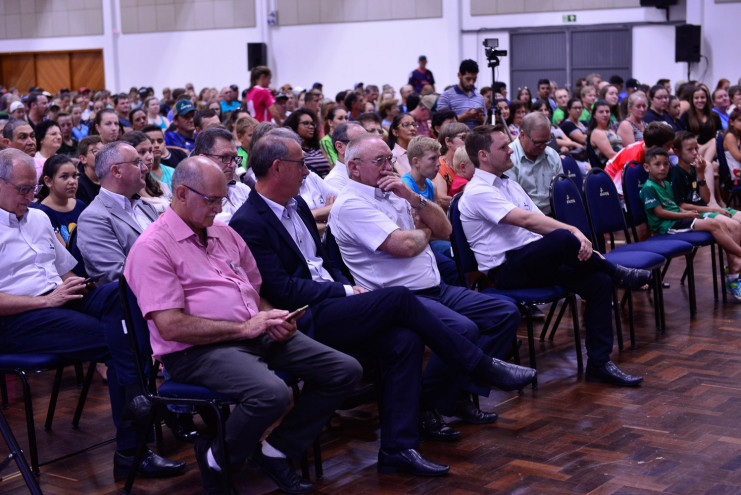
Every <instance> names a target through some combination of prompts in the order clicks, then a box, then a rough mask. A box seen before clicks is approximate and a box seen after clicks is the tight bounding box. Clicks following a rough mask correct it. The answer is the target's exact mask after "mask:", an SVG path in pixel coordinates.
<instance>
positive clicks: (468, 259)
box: [448, 192, 479, 286]
mask: <svg viewBox="0 0 741 495" xmlns="http://www.w3.org/2000/svg"><path fill="white" fill-rule="evenodd" d="M462 196H463V193H462V192H459V193H458V194H456V195H455V196H453V199H451V200H450V206H448V219H449V220H450V224H451V225H452V227H453V231H452V233H451V234H450V247H451V249H452V251H453V259H454V260H455V265H456V267H457V268H458V274H459V276H460V278H461V279H462V280H463V281H464V282H465V283H466V286H468V285H469V280H468V277H467V274H468V273H470V272H476V271H478V269H479V268H478V263H477V262H476V256H475V255H474V254H473V251H472V250H471V246H470V245H469V244H468V241H467V240H466V234H465V232H463V223H462V222H461V212H460V209H459V208H458V203H459V202H460V199H461V197H462Z"/></svg>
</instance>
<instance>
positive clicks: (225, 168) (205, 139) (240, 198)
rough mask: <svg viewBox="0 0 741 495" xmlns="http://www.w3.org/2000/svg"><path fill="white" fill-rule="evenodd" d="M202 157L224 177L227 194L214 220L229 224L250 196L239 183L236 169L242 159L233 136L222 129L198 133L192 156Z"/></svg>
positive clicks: (243, 185)
mask: <svg viewBox="0 0 741 495" xmlns="http://www.w3.org/2000/svg"><path fill="white" fill-rule="evenodd" d="M199 155H203V156H205V157H207V158H209V159H210V160H211V161H212V162H214V163H215V164H216V165H217V166H218V167H219V168H220V169H221V171H222V172H224V177H226V181H227V182H226V183H227V186H228V189H229V194H228V196H227V198H226V199H225V201H224V204H222V205H221V212H220V213H219V214H217V215H216V220H219V221H221V222H224V223H229V220H231V218H232V215H234V213H235V212H236V211H237V210H238V209H239V207H240V206H242V204H243V203H244V202H245V201H246V200H247V196H248V195H249V194H250V188H249V186H248V185H246V184H243V183H242V182H240V181H239V178H238V177H237V174H236V169H237V167H239V166H240V165H242V157H241V156H239V154H237V145H236V144H235V143H234V135H233V134H232V133H231V132H229V131H227V130H226V129H224V128H223V127H210V128H208V129H205V130H203V131H201V132H200V133H198V136H197V137H196V144H195V147H194V148H193V153H192V156H199Z"/></svg>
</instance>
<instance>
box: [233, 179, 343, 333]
mask: <svg viewBox="0 0 741 495" xmlns="http://www.w3.org/2000/svg"><path fill="white" fill-rule="evenodd" d="M296 201H297V202H298V213H299V216H300V217H301V219H302V220H303V222H304V224H306V227H307V228H308V229H309V232H310V233H311V237H312V239H313V240H314V244H315V245H316V248H317V256H319V257H320V258H322V260H324V268H325V269H326V270H327V271H328V272H329V274H330V275H332V278H333V279H334V280H335V282H315V281H313V280H312V279H311V273H310V272H309V266H308V265H307V264H306V261H305V260H304V256H303V255H302V254H301V251H299V249H298V246H297V245H296V243H295V242H294V241H293V239H292V238H291V236H290V235H289V234H288V231H287V230H286V229H285V227H283V224H282V223H281V222H280V220H278V217H276V216H275V213H273V210H271V209H270V207H269V206H268V204H267V203H266V202H265V200H263V199H262V197H260V195H259V194H258V193H257V191H255V190H254V189H253V190H252V191H251V192H250V195H249V197H248V198H247V201H246V202H245V203H244V204H243V205H242V206H241V207H240V208H239V210H237V212H236V213H235V214H234V216H233V217H232V219H231V221H230V222H229V225H230V226H231V227H232V228H233V229H234V230H236V231H237V233H238V234H239V235H241V236H242V238H243V239H244V240H245V242H247V245H248V246H249V248H250V251H251V252H252V255H253V256H254V257H255V260H256V261H257V267H258V268H259V269H260V275H262V288H261V289H260V295H261V296H262V297H264V298H265V299H267V300H268V301H269V302H270V303H271V304H272V305H273V306H275V307H276V308H282V309H288V310H294V309H297V308H300V307H301V306H303V305H305V304H308V305H309V310H308V311H307V314H306V315H305V316H304V317H303V318H302V319H301V320H300V321H299V326H301V328H302V330H303V331H305V332H306V333H308V334H309V335H312V334H313V332H311V331H310V330H309V331H307V328H305V325H306V324H308V323H309V321H310V320H311V306H314V305H316V304H319V303H320V302H322V301H323V300H325V299H327V298H334V297H345V287H344V285H352V284H351V283H350V282H349V281H348V280H347V279H346V278H345V276H344V275H343V274H342V272H341V271H340V270H339V268H337V267H336V266H335V265H334V264H333V263H332V262H331V261H330V258H329V256H328V255H327V252H326V250H325V249H324V246H323V245H322V243H321V241H320V240H319V232H318V231H317V228H316V223H315V222H314V217H313V216H312V215H311V210H310V209H309V207H308V205H307V204H306V202H305V201H304V200H303V199H302V198H301V196H296Z"/></svg>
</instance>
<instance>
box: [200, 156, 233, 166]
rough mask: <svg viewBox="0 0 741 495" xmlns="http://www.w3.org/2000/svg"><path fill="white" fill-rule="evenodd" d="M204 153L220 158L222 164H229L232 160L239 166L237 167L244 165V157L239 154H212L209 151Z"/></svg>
mask: <svg viewBox="0 0 741 495" xmlns="http://www.w3.org/2000/svg"><path fill="white" fill-rule="evenodd" d="M204 155H206V156H210V157H212V158H218V159H219V161H220V162H221V163H222V164H224V165H229V164H230V163H232V162H234V165H235V166H237V167H239V166H240V165H242V157H241V156H239V155H230V154H225V155H212V154H209V153H204Z"/></svg>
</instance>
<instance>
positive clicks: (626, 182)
mask: <svg viewBox="0 0 741 495" xmlns="http://www.w3.org/2000/svg"><path fill="white" fill-rule="evenodd" d="M647 180H648V172H646V170H645V169H644V168H643V165H642V164H640V163H638V162H637V161H635V160H631V161H629V162H628V163H626V164H625V167H623V199H624V200H625V206H626V208H627V209H628V223H629V224H630V228H631V230H632V231H633V237H634V238H635V239H637V238H638V236H637V235H636V227H637V226H638V225H641V224H644V223H646V222H647V218H646V210H645V209H644V208H643V201H641V189H642V188H643V184H645V183H646V181H647Z"/></svg>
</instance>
